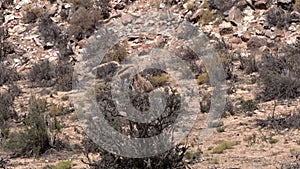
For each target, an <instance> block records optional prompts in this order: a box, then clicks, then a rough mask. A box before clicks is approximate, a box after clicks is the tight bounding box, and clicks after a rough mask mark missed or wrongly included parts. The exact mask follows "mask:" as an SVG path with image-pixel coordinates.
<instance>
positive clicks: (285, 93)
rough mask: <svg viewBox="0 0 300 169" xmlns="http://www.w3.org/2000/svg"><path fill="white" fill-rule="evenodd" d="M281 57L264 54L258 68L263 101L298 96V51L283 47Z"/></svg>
mask: <svg viewBox="0 0 300 169" xmlns="http://www.w3.org/2000/svg"><path fill="white" fill-rule="evenodd" d="M278 53H281V55H279V54H277V55H271V54H264V55H263V59H262V63H261V67H260V68H259V69H260V70H259V73H260V79H261V84H262V89H263V91H262V95H263V99H264V100H272V99H288V98H296V97H298V96H300V90H299V89H300V66H299V65H300V60H299V57H300V55H299V54H300V49H299V47H297V46H290V45H289V46H285V47H283V49H282V50H281V51H279V52H278Z"/></svg>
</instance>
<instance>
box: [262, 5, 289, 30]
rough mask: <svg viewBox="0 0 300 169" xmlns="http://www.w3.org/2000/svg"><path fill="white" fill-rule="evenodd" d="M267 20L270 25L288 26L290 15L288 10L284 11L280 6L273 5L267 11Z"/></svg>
mask: <svg viewBox="0 0 300 169" xmlns="http://www.w3.org/2000/svg"><path fill="white" fill-rule="evenodd" d="M266 15H267V21H268V23H269V24H270V25H271V26H276V27H278V28H280V29H282V28H288V26H289V25H290V22H291V16H290V14H289V13H288V12H286V11H284V10H283V9H281V8H280V7H277V6H274V7H272V8H270V9H269V10H268V11H267V12H266Z"/></svg>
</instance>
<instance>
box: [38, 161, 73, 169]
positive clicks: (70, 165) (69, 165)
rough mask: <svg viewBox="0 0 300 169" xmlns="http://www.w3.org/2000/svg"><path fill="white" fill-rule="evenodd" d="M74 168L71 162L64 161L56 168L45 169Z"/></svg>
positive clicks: (45, 168)
mask: <svg viewBox="0 0 300 169" xmlns="http://www.w3.org/2000/svg"><path fill="white" fill-rule="evenodd" d="M71 168H72V161H71V160H63V161H60V162H59V163H57V164H56V165H54V166H47V167H44V168H43V169H71Z"/></svg>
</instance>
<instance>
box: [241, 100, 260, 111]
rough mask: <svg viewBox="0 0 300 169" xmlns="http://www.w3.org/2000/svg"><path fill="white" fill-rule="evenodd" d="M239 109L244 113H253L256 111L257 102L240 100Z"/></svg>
mask: <svg viewBox="0 0 300 169" xmlns="http://www.w3.org/2000/svg"><path fill="white" fill-rule="evenodd" d="M241 109H242V110H243V111H244V112H246V111H254V110H256V109H257V101H255V100H252V99H250V100H242V102H241Z"/></svg>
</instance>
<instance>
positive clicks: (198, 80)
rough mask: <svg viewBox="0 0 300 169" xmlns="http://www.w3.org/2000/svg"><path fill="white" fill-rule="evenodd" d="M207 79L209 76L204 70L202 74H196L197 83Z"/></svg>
mask: <svg viewBox="0 0 300 169" xmlns="http://www.w3.org/2000/svg"><path fill="white" fill-rule="evenodd" d="M208 80H209V78H208V74H207V73H206V72H205V73H202V74H199V75H198V76H197V83H198V84H199V85H202V84H206V83H208V82H209V81H208Z"/></svg>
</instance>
